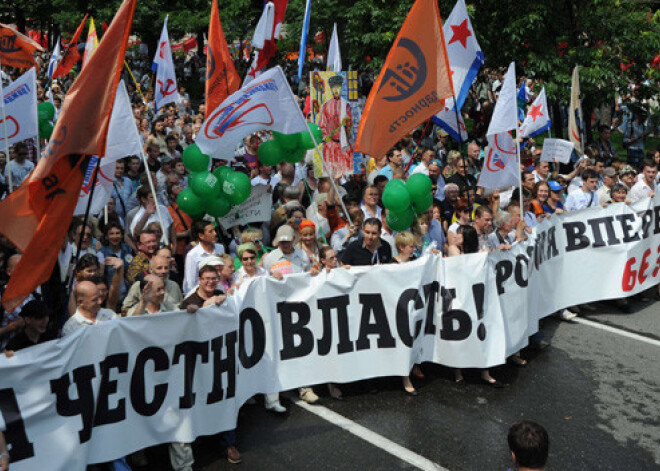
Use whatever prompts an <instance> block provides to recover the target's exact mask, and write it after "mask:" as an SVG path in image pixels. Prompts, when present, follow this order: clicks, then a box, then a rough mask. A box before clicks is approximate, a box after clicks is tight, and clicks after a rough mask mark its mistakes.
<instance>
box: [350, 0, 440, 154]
mask: <svg viewBox="0 0 660 471" xmlns="http://www.w3.org/2000/svg"><path fill="white" fill-rule="evenodd" d="M452 95H453V86H452V81H451V75H450V71H449V61H448V59H447V50H446V47H445V39H444V35H443V33H442V20H441V19H440V12H439V11H438V4H437V1H436V0H417V1H416V2H415V4H414V5H413V7H412V9H411V10H410V13H408V17H407V18H406V20H405V21H404V22H403V26H402V27H401V30H400V31H399V34H398V36H397V37H396V40H395V41H394V46H393V47H392V49H390V52H389V53H388V54H387V59H386V60H385V65H383V68H382V69H381V71H380V74H379V75H378V79H377V80H376V83H375V84H374V86H373V88H372V89H371V93H369V98H368V99H367V102H366V104H365V107H364V112H363V113H362V119H361V121H360V128H359V130H358V136H357V140H356V144H355V149H356V150H357V151H359V152H362V153H364V154H368V155H372V156H381V155H384V154H385V153H386V152H387V151H388V150H389V149H391V148H392V146H394V144H396V143H397V142H398V141H399V140H400V139H401V138H402V137H404V136H405V135H406V134H408V133H409V132H410V131H412V130H413V129H415V127H416V126H417V125H419V124H420V123H421V122H423V121H424V120H426V119H428V118H430V117H431V116H433V115H434V114H436V113H437V112H439V111H441V110H442V109H443V106H444V100H445V98H448V97H451V96H452Z"/></svg>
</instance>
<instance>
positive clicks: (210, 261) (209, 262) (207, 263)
mask: <svg viewBox="0 0 660 471" xmlns="http://www.w3.org/2000/svg"><path fill="white" fill-rule="evenodd" d="M224 266H225V262H223V261H222V259H221V258H220V257H216V256H215V255H211V256H210V257H206V258H205V259H204V260H202V263H200V264H199V268H200V269H202V268H204V267H224Z"/></svg>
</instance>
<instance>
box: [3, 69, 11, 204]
mask: <svg viewBox="0 0 660 471" xmlns="http://www.w3.org/2000/svg"><path fill="white" fill-rule="evenodd" d="M4 96H5V92H4V91H3V85H2V78H0V98H2V97H4ZM5 108H6V106H5V103H4V100H3V102H2V128H3V129H4V132H5V158H6V159H7V165H6V168H7V169H8V170H9V163H10V162H11V160H10V159H9V133H8V132H7V115H6V112H5ZM7 180H8V184H9V192H10V193H11V192H12V191H14V185H13V183H12V181H11V171H10V172H9V176H8V177H7Z"/></svg>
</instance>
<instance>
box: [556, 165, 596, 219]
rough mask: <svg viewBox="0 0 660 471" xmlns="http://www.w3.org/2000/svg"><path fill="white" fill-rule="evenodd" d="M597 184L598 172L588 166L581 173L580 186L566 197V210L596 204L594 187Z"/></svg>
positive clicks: (589, 206)
mask: <svg viewBox="0 0 660 471" xmlns="http://www.w3.org/2000/svg"><path fill="white" fill-rule="evenodd" d="M597 186H598V173H596V171H595V170H592V169H590V168H588V169H586V170H585V171H584V172H583V173H582V186H581V187H580V189H579V190H576V191H574V192H572V193H569V194H568V198H566V204H565V205H564V206H565V207H566V211H577V210H579V209H584V208H591V207H594V206H598V196H597V195H596V187H597Z"/></svg>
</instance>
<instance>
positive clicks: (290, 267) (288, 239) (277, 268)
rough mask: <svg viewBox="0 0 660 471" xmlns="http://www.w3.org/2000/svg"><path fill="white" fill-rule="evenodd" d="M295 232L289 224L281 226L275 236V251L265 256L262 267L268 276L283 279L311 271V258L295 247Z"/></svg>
mask: <svg viewBox="0 0 660 471" xmlns="http://www.w3.org/2000/svg"><path fill="white" fill-rule="evenodd" d="M293 239H294V232H293V228H292V227H291V226H289V225H288V224H285V225H283V226H281V227H280V228H279V229H278V230H277V234H275V239H274V240H273V243H274V244H275V245H276V246H277V248H276V249H275V250H273V251H272V252H269V253H267V254H266V255H264V257H263V258H262V259H261V260H262V265H263V267H264V268H265V269H266V271H267V272H268V274H270V275H273V276H275V277H276V278H279V279H282V276H283V275H290V274H294V273H304V272H308V271H310V269H311V266H312V265H311V263H310V261H309V257H308V256H307V254H306V253H305V252H303V251H302V250H301V249H297V248H295V247H294V246H293Z"/></svg>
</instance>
